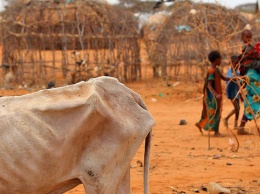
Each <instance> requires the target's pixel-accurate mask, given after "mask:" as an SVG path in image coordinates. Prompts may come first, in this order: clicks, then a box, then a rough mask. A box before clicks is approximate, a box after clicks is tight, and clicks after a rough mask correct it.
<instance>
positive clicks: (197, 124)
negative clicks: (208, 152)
mask: <svg viewBox="0 0 260 194" xmlns="http://www.w3.org/2000/svg"><path fill="white" fill-rule="evenodd" d="M195 126H196V127H198V129H199V131H200V133H201V134H202V135H203V132H202V130H201V127H200V125H199V123H196V124H195Z"/></svg>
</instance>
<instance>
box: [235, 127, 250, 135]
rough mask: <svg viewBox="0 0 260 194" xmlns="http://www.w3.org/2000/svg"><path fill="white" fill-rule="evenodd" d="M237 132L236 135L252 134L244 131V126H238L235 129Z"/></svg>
mask: <svg viewBox="0 0 260 194" xmlns="http://www.w3.org/2000/svg"><path fill="white" fill-rule="evenodd" d="M237 134H238V135H253V134H252V133H249V132H247V131H245V129H244V127H239V128H238V129H237Z"/></svg>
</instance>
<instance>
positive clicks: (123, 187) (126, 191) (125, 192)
mask: <svg viewBox="0 0 260 194" xmlns="http://www.w3.org/2000/svg"><path fill="white" fill-rule="evenodd" d="M117 194H132V190H131V187H130V167H129V168H128V169H127V171H126V173H125V176H124V178H123V179H122V181H121V183H120V184H119V187H118V191H117Z"/></svg>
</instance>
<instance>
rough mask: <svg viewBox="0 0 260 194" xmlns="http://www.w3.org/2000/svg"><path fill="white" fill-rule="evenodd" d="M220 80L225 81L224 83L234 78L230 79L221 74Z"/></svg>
mask: <svg viewBox="0 0 260 194" xmlns="http://www.w3.org/2000/svg"><path fill="white" fill-rule="evenodd" d="M219 75H220V78H221V79H223V80H224V81H230V80H231V79H232V78H230V77H225V76H224V75H222V74H221V73H219Z"/></svg>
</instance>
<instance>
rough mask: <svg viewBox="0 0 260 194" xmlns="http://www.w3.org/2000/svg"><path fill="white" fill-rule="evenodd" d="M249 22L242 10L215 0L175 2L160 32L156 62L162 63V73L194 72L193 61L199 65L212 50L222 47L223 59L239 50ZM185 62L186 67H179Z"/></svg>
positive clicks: (187, 73) (165, 74) (192, 73)
mask: <svg viewBox="0 0 260 194" xmlns="http://www.w3.org/2000/svg"><path fill="white" fill-rule="evenodd" d="M246 24H247V20H246V19H245V18H244V17H243V16H241V15H240V14H239V12H236V11H234V10H229V9H226V8H224V7H222V6H218V5H216V4H201V3H198V4H192V3H176V4H175V6H174V8H173V10H172V13H171V16H170V17H168V18H167V19H166V21H165V22H164V24H163V27H162V28H161V30H160V31H159V32H158V35H157V39H156V41H155V42H156V44H157V46H156V47H155V48H156V50H155V51H154V53H158V54H159V55H160V57H158V58H157V61H154V63H157V64H159V65H160V66H161V71H162V75H163V76H167V75H169V74H170V71H171V70H174V75H176V76H178V75H180V74H181V71H183V72H182V73H183V74H185V75H189V74H190V75H194V71H193V70H194V69H193V66H192V64H196V65H195V67H196V68H198V64H199V63H200V62H201V61H204V60H205V59H206V58H207V55H208V53H209V52H210V51H211V50H220V51H221V52H222V55H223V59H229V58H228V57H229V56H230V55H232V54H234V53H235V54H239V53H240V51H241V46H240V45H241V42H240V38H241V31H242V30H243V29H244V27H245V26H246ZM183 65H184V67H185V68H180V67H181V66H183ZM196 76H198V75H196ZM200 77H201V76H200Z"/></svg>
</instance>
